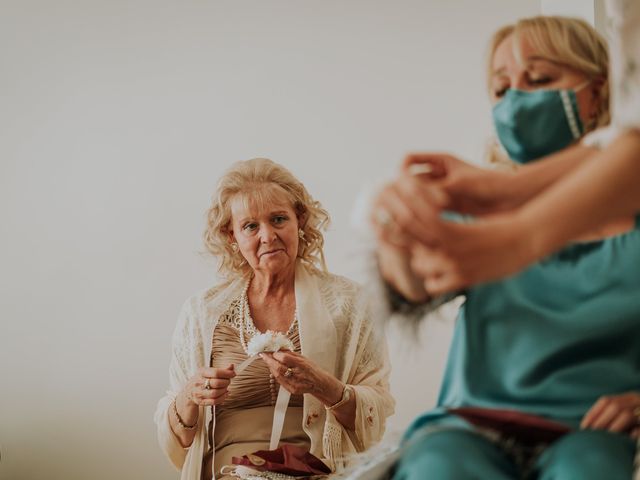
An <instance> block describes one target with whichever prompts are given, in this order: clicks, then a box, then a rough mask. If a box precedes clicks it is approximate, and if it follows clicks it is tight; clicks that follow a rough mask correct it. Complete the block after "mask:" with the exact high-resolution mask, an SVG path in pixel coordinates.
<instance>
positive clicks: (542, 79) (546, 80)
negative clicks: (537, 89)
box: [529, 77, 551, 85]
mask: <svg viewBox="0 0 640 480" xmlns="http://www.w3.org/2000/svg"><path fill="white" fill-rule="evenodd" d="M549 82H551V79H550V78H549V77H540V78H531V79H530V80H529V83H530V84H531V85H546V84H547V83H549Z"/></svg>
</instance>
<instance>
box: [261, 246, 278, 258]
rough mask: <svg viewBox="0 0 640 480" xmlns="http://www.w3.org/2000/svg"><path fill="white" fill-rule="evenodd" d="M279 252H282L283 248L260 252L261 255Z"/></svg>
mask: <svg viewBox="0 0 640 480" xmlns="http://www.w3.org/2000/svg"><path fill="white" fill-rule="evenodd" d="M280 252H284V250H283V249H281V248H278V249H277V250H269V251H268V252H263V253H261V254H260V256H261V257H264V256H265V255H274V254H276V253H280Z"/></svg>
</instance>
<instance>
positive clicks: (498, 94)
mask: <svg viewBox="0 0 640 480" xmlns="http://www.w3.org/2000/svg"><path fill="white" fill-rule="evenodd" d="M506 91H507V87H503V88H500V89H498V90H494V91H493V95H494V96H495V97H496V98H500V97H502V96H503V95H504V94H505V92H506Z"/></svg>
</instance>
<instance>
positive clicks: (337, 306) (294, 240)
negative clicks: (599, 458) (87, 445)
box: [155, 159, 394, 480]
mask: <svg viewBox="0 0 640 480" xmlns="http://www.w3.org/2000/svg"><path fill="white" fill-rule="evenodd" d="M328 221H329V216H328V214H327V212H326V211H325V210H324V209H323V208H322V206H321V205H320V204H319V203H318V202H317V201H315V200H314V199H313V198H312V197H311V195H310V194H309V193H308V192H307V189H306V188H305V187H304V185H303V184H302V183H301V182H300V181H299V180H297V179H296V178H295V177H294V176H293V175H292V174H291V173H290V172H289V171H288V170H287V169H285V168H284V167H282V166H280V165H278V164H276V163H274V162H272V161H270V160H267V159H253V160H248V161H243V162H239V163H237V164H236V165H235V166H233V167H232V168H231V169H230V170H229V171H228V172H227V173H226V174H225V175H224V176H223V177H222V179H221V180H220V183H219V185H218V188H217V191H216V193H215V195H214V198H213V205H212V206H211V208H210V210H209V213H208V222H207V228H206V231H205V236H204V238H205V245H206V247H207V249H208V250H209V252H211V253H212V254H213V255H215V256H216V257H217V258H218V259H219V260H220V271H221V273H222V274H223V275H224V277H225V280H224V281H222V282H220V283H219V284H218V285H215V286H214V287H212V288H209V289H207V290H205V291H204V292H201V293H198V294H196V295H194V296H193V297H191V298H190V299H188V300H187V301H186V303H185V304H184V306H183V308H182V312H181V314H180V317H179V319H178V324H177V326H176V329H175V332H174V335H173V347H172V359H171V365H170V370H169V372H170V389H169V391H168V393H167V395H166V396H165V397H163V398H162V399H161V400H160V402H159V404H158V409H157V412H156V416H155V419H156V423H157V425H158V437H159V441H160V444H161V447H162V449H163V450H164V452H165V453H166V454H167V456H168V457H169V458H170V460H171V461H172V463H173V464H174V465H175V466H176V467H177V468H178V469H180V470H181V472H182V474H181V478H182V479H183V480H186V479H189V480H196V479H197V480H200V479H201V478H212V476H213V477H214V478H220V477H221V476H222V477H223V478H226V477H224V476H225V475H229V478H235V476H234V470H233V468H231V469H230V468H229V465H231V463H232V458H233V457H242V456H243V455H248V454H251V453H252V452H255V451H257V450H266V449H269V446H270V435H271V433H272V427H273V425H272V424H273V419H274V408H275V405H276V401H277V398H278V389H279V387H280V386H281V387H282V388H283V389H285V390H286V391H288V392H290V394H291V398H290V400H289V401H288V408H286V416H285V417H284V425H283V426H282V433H281V436H280V438H281V440H282V443H283V444H288V445H297V446H300V447H302V448H304V449H306V450H308V451H310V453H311V454H313V455H315V456H316V457H318V458H320V459H322V460H323V461H324V462H325V463H326V464H327V465H328V466H329V467H330V468H331V469H333V470H336V469H339V468H340V467H341V466H343V465H344V464H345V462H346V461H348V457H349V455H350V454H353V453H356V452H359V451H362V450H364V449H366V448H368V447H369V446H371V445H372V444H374V443H375V442H377V441H378V440H379V439H380V438H381V437H382V434H383V432H384V428H385V420H386V418H387V416H389V415H390V414H391V413H392V412H393V405H394V401H393V399H392V397H391V395H390V393H389V385H388V375H389V363H388V358H387V354H386V347H385V345H384V343H383V340H382V338H381V336H380V335H378V334H376V333H375V332H374V331H373V330H372V328H371V324H370V322H369V310H368V305H367V301H366V298H365V295H364V294H363V292H362V291H361V289H360V288H359V287H358V286H357V285H356V284H355V283H354V282H352V281H350V280H348V279H346V278H343V277H340V276H337V275H333V274H330V273H328V272H327V270H326V267H325V262H324V255H323V251H322V248H323V242H324V240H323V235H322V230H323V229H324V228H325V227H326V225H327V223H328ZM269 331H271V332H279V333H280V334H281V335H283V336H286V338H287V342H288V344H289V345H290V346H291V348H290V349H289V350H281V351H277V352H275V353H261V354H260V358H257V359H256V360H255V361H253V362H251V363H249V365H248V367H246V369H244V370H243V371H242V372H240V371H239V370H237V367H238V365H240V364H242V363H243V362H244V365H246V364H247V363H248V362H247V359H249V362H250V357H251V355H252V354H251V353H250V351H249V345H250V343H251V340H252V338H255V337H257V336H259V335H260V334H261V332H269ZM209 407H214V408H209ZM212 412H213V413H212Z"/></svg>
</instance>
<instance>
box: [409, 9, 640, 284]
mask: <svg viewBox="0 0 640 480" xmlns="http://www.w3.org/2000/svg"><path fill="white" fill-rule="evenodd" d="M606 6H607V10H608V14H609V16H610V18H609V21H608V25H609V26H610V28H611V32H610V38H611V52H612V53H611V57H612V59H611V76H612V81H611V84H612V89H613V94H612V98H613V105H612V110H613V118H612V124H611V125H609V126H607V127H606V128H600V129H598V130H597V131H596V132H593V133H592V134H590V135H588V136H587V137H586V138H585V139H584V140H583V141H582V142H581V144H582V145H581V146H580V147H573V148H570V149H567V150H564V151H562V152H560V153H557V154H552V155H550V156H549V157H546V158H544V159H543V160H544V161H540V162H535V163H534V164H529V165H527V166H525V167H524V168H522V169H520V170H518V171H516V172H510V173H503V172H499V173H495V172H488V171H483V170H479V169H477V168H474V167H472V166H470V165H467V164H465V163H464V162H461V161H459V160H458V159H455V158H452V157H445V156H438V155H435V156H434V155H423V156H416V157H414V158H413V160H414V161H416V162H426V163H433V162H435V163H438V164H440V165H441V166H444V167H446V169H447V174H446V177H450V178H448V179H444V180H443V181H442V182H439V184H440V185H441V186H442V187H444V189H445V191H446V193H447V194H448V195H449V196H450V201H451V203H452V204H457V206H458V207H461V209H462V210H463V211H464V209H465V208H467V209H472V210H473V209H475V213H482V214H485V215H488V214H491V218H485V219H483V222H481V223H476V224H473V225H464V226H463V225H451V224H440V225H431V227H432V231H435V230H438V232H439V242H440V243H441V244H445V245H446V248H444V249H442V248H441V249H440V251H441V253H444V255H442V256H441V259H440V261H439V262H438V264H437V265H433V267H432V269H431V271H430V272H425V273H426V275H427V276H428V277H429V289H430V291H431V292H432V293H436V294H438V293H442V292H447V291H452V290H456V289H460V288H463V287H465V286H469V285H473V284H476V283H480V282H486V281H489V280H495V279H498V278H501V277H503V276H505V275H510V274H513V273H516V272H517V271H519V270H521V269H522V268H524V267H526V266H527V265H529V264H530V263H532V262H533V261H535V260H538V259H540V258H543V257H544V256H546V255H549V254H551V253H553V252H554V251H556V250H558V249H559V248H561V247H562V246H563V245H565V244H566V243H567V242H569V241H573V240H575V239H576V238H579V236H580V235H591V236H592V237H593V234H590V230H594V229H597V230H600V236H602V234H607V233H611V232H615V231H619V229H618V230H616V229H615V228H612V227H615V224H618V226H620V225H621V224H622V225H624V224H626V225H628V224H629V222H628V219H629V218H631V217H636V220H637V224H638V225H640V217H638V214H639V213H640V188H638V179H640V161H638V159H639V158H640V68H639V66H640V3H639V2H627V1H624V0H609V1H608V2H607V5H606ZM599 126H601V125H599ZM443 170H444V169H443ZM461 200H462V203H464V204H465V205H460V203H461ZM625 218H626V221H625Z"/></svg>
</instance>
